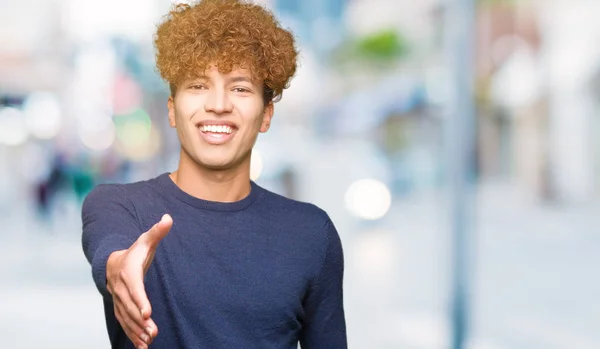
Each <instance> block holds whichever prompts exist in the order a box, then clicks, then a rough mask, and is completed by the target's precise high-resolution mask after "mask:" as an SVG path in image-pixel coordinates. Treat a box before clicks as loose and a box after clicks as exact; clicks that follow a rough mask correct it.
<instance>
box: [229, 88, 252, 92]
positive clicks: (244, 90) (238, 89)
mask: <svg viewBox="0 0 600 349" xmlns="http://www.w3.org/2000/svg"><path fill="white" fill-rule="evenodd" d="M232 91H234V92H239V93H250V92H252V91H250V90H249V89H247V88H245V87H236V88H234V89H233V90H232Z"/></svg>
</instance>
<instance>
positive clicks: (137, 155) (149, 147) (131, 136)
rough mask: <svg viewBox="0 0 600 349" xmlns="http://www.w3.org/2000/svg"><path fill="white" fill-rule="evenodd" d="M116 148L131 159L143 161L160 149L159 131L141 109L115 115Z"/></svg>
mask: <svg viewBox="0 0 600 349" xmlns="http://www.w3.org/2000/svg"><path fill="white" fill-rule="evenodd" d="M115 125H116V131H117V150H118V151H119V152H120V153H121V154H122V155H123V156H125V157H126V158H128V159H130V160H133V161H144V160H147V159H149V158H151V157H152V156H154V155H155V154H156V152H157V151H158V150H159V149H160V144H161V143H160V142H161V140H160V133H159V132H158V131H157V130H156V128H155V127H153V126H152V120H151V119H150V116H148V113H146V111H145V110H143V109H136V110H134V111H133V112H131V113H129V114H125V115H117V116H116V117H115Z"/></svg>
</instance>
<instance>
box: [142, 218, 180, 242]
mask: <svg viewBox="0 0 600 349" xmlns="http://www.w3.org/2000/svg"><path fill="white" fill-rule="evenodd" d="M172 226H173V218H171V216H170V215H168V214H165V215H163V216H162V218H161V219H160V221H159V222H158V223H156V224H155V225H154V226H152V228H150V230H148V231H147V232H146V233H144V235H145V236H144V237H145V240H146V243H147V244H148V245H149V246H150V247H151V248H156V246H158V243H159V242H160V241H161V240H162V239H163V238H164V237H165V236H167V234H168V233H169V231H170V230H171V227H172Z"/></svg>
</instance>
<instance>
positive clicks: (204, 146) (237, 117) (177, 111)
mask: <svg viewBox="0 0 600 349" xmlns="http://www.w3.org/2000/svg"><path fill="white" fill-rule="evenodd" d="M168 107H169V124H170V125H171V127H175V128H176V129H177V134H178V136H179V140H180V141H181V145H182V148H183V150H184V152H183V154H182V156H187V157H188V158H189V159H190V160H192V161H194V162H195V163H196V164H197V165H199V166H202V167H204V168H209V169H213V170H227V169H232V168H236V167H239V166H243V165H249V163H250V154H251V151H252V147H253V146H254V143H255V142H256V138H257V136H258V133H259V132H267V130H268V129H269V125H270V122H271V118H272V117H273V103H272V102H271V103H269V104H268V105H266V106H265V104H264V100H263V84H262V82H256V81H254V80H252V79H251V76H250V73H249V72H248V71H247V70H245V69H234V70H233V71H231V72H230V73H227V74H222V73H221V72H219V70H218V69H216V68H215V67H211V68H210V69H208V70H207V71H206V73H205V76H201V77H199V78H197V79H194V80H189V81H186V82H184V83H182V84H181V85H180V86H179V87H178V88H177V93H176V94H175V96H174V97H173V96H172V97H170V98H169V102H168Z"/></svg>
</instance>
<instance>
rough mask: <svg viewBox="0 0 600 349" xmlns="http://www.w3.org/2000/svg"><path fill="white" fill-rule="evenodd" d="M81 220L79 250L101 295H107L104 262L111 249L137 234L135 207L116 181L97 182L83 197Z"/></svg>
mask: <svg viewBox="0 0 600 349" xmlns="http://www.w3.org/2000/svg"><path fill="white" fill-rule="evenodd" d="M81 220H82V226H83V232H82V239H81V241H82V246H83V252H84V254H85V257H86V259H87V260H88V262H89V263H90V265H91V267H92V277H93V279H94V283H95V284H96V287H97V288H98V291H100V293H101V294H102V295H103V296H105V297H110V293H109V292H108V289H107V288H106V262H107V260H108V257H109V256H110V254H111V253H113V252H115V251H118V250H124V249H127V248H129V247H130V246H131V245H132V244H133V243H134V242H135V240H136V239H137V237H138V236H139V235H140V233H141V232H140V228H139V224H138V220H137V215H136V213H135V209H134V207H133V204H132V203H131V200H130V199H128V198H127V196H126V193H125V190H124V189H123V188H121V187H120V186H119V185H99V186H97V187H96V188H94V190H92V191H91V192H90V193H89V194H88V196H87V197H86V198H85V200H84V202H83V206H82V209H81Z"/></svg>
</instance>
